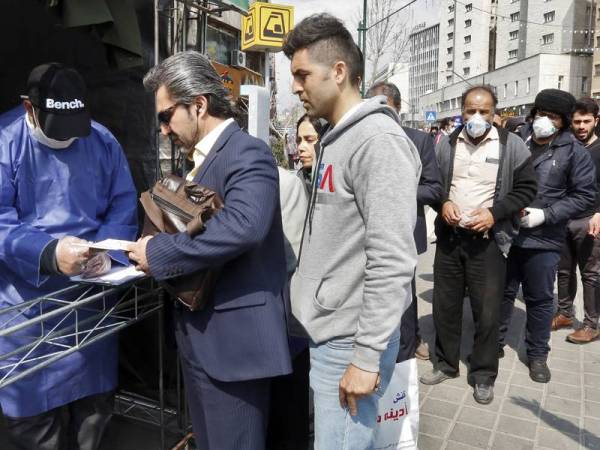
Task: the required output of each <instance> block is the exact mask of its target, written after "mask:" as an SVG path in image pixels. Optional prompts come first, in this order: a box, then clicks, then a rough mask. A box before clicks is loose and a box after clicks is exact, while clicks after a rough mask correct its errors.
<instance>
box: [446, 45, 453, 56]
mask: <svg viewBox="0 0 600 450" xmlns="http://www.w3.org/2000/svg"><path fill="white" fill-rule="evenodd" d="M446 51H447V52H448V53H447V54H448V55H451V54H452V47H448V48H447V49H446Z"/></svg>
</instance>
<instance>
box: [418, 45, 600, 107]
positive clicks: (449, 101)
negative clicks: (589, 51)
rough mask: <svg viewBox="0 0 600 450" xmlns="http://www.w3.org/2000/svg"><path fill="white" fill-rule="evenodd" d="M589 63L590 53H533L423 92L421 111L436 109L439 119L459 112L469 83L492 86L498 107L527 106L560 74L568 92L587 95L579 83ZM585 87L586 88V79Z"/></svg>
mask: <svg viewBox="0 0 600 450" xmlns="http://www.w3.org/2000/svg"><path fill="white" fill-rule="evenodd" d="M591 64H592V59H591V57H590V56H576V55H547V54H540V55H536V56H533V57H531V58H527V59H524V60H522V61H519V62H516V63H513V64H509V65H506V66H504V67H501V68H500V69H497V70H494V71H493V72H488V73H486V74H482V75H480V76H477V77H472V78H469V79H467V81H468V83H467V82H465V81H461V82H459V83H456V84H453V85H450V86H446V87H444V88H442V89H438V90H437V91H435V92H433V93H431V94H428V95H425V96H423V98H422V99H421V105H422V110H423V111H425V110H430V109H431V110H435V111H438V117H440V118H441V117H450V116H454V115H458V114H460V107H461V105H460V97H461V95H462V93H463V92H464V91H465V90H466V89H467V88H468V87H469V85H470V84H471V85H476V84H490V85H492V86H495V87H496V94H497V96H498V108H511V107H519V106H523V105H529V104H532V103H533V102H534V100H535V96H536V95H537V93H538V92H539V91H541V90H542V89H548V88H553V89H557V88H558V80H559V76H562V77H563V78H562V82H561V86H560V88H561V89H562V90H564V91H569V92H571V93H572V94H573V95H574V96H575V97H582V96H587V95H589V90H587V91H582V90H581V83H582V77H586V76H589V72H590V70H591ZM528 79H529V82H528ZM505 86H506V95H505V93H504V92H505ZM528 86H529V89H528ZM587 86H588V89H589V82H588V83H587ZM442 102H446V108H442V107H440V103H442ZM442 109H443V110H442Z"/></svg>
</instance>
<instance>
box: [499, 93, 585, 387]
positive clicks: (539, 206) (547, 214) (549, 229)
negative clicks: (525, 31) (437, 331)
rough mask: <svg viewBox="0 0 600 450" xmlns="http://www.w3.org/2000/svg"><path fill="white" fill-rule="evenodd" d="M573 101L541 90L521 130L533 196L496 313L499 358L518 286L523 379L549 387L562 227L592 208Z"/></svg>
mask: <svg viewBox="0 0 600 450" xmlns="http://www.w3.org/2000/svg"><path fill="white" fill-rule="evenodd" d="M574 108H575V98H574V97H573V96H572V95H571V94H569V93H568V92H564V91H560V90H558V89H545V90H543V91H541V92H540V93H539V94H538V95H537V96H536V98H535V105H534V108H533V109H532V111H531V117H533V119H534V120H533V122H532V124H531V125H527V126H526V127H524V129H523V133H522V136H523V137H524V139H525V142H526V143H527V144H528V145H529V150H530V151H531V157H532V160H533V165H534V169H535V172H536V176H537V182H538V193H537V196H536V198H535V199H534V200H533V202H532V203H531V205H530V206H529V207H527V208H525V209H524V210H523V211H522V212H521V230H520V232H519V235H518V236H517V237H516V239H515V242H514V243H513V246H512V248H511V250H510V253H509V256H508V266H507V277H506V287H505V291H504V301H503V303H502V311H501V325H500V349H499V353H500V355H499V356H503V355H504V350H503V347H504V344H505V340H506V332H507V330H508V326H509V324H510V318H511V315H512V311H513V307H514V301H515V297H516V295H517V291H518V290H519V285H522V288H523V298H524V300H525V306H526V310H527V333H526V337H525V343H526V345H527V358H528V365H529V376H530V377H531V379H532V380H533V381H536V382H538V383H547V382H548V381H550V376H551V375H550V370H549V369H548V366H547V364H546V359H547V357H548V353H549V352H550V346H549V345H548V344H549V341H550V329H551V325H552V316H553V314H554V280H555V278H556V271H557V266H558V262H559V260H560V254H561V250H562V247H563V244H564V241H565V234H566V233H565V232H566V225H567V221H568V220H569V219H571V218H573V217H576V216H577V215H578V214H581V213H583V212H584V211H586V210H587V209H589V208H590V207H592V206H593V205H594V202H595V199H596V169H595V167H594V163H593V162H592V159H591V158H590V155H589V154H588V152H587V151H586V150H585V149H584V148H583V147H582V146H581V144H579V143H578V142H577V140H575V139H573V136H572V135H571V132H570V125H571V115H572V113H573V110H574Z"/></svg>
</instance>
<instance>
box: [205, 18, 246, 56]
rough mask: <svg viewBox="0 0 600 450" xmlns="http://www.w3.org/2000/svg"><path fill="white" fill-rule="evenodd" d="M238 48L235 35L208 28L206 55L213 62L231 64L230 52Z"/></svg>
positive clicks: (230, 32)
mask: <svg viewBox="0 0 600 450" xmlns="http://www.w3.org/2000/svg"><path fill="white" fill-rule="evenodd" d="M238 48H239V44H238V38H237V35H236V33H234V32H233V30H232V31H228V30H224V29H222V28H214V27H212V26H210V25H209V26H208V28H207V30H206V53H207V54H208V57H209V58H210V59H212V60H213V61H217V62H219V63H221V64H226V65H228V64H231V52H232V50H236V49H238Z"/></svg>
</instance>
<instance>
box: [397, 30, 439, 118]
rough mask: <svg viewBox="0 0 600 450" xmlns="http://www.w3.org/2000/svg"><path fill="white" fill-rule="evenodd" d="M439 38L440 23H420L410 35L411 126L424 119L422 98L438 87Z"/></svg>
mask: <svg viewBox="0 0 600 450" xmlns="http://www.w3.org/2000/svg"><path fill="white" fill-rule="evenodd" d="M439 39H440V26H439V24H436V25H433V26H430V27H425V26H424V24H423V25H420V26H418V27H416V28H415V29H414V30H413V32H412V33H411V34H410V36H409V52H410V53H409V54H410V60H409V95H408V97H409V104H410V110H409V111H408V113H409V114H410V115H411V122H410V126H415V122H417V121H420V120H422V108H421V107H420V98H421V97H422V96H423V95H424V94H425V93H427V92H432V91H435V90H436V89H437V88H438V60H439V58H438V56H439V49H440V47H439V44H440V41H439ZM403 94H404V93H403Z"/></svg>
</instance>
